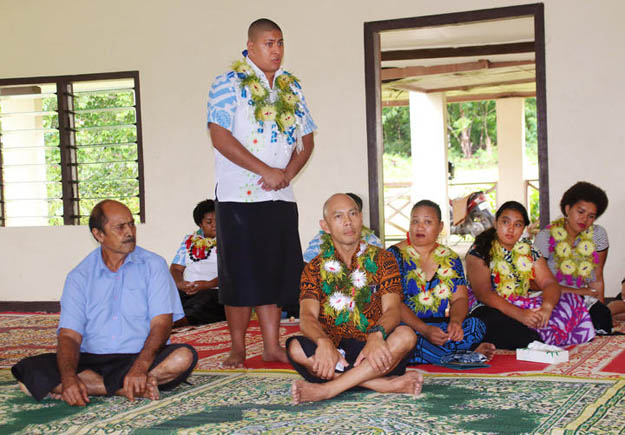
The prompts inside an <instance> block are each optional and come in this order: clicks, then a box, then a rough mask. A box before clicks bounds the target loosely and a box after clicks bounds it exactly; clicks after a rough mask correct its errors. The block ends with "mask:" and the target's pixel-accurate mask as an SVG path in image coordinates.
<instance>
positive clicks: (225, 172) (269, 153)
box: [208, 57, 317, 202]
mask: <svg viewBox="0 0 625 435" xmlns="http://www.w3.org/2000/svg"><path fill="white" fill-rule="evenodd" d="M245 59H246V61H247V63H248V64H249V65H250V66H251V67H252V68H253V69H254V71H255V73H256V75H257V76H258V78H259V79H260V80H261V82H262V83H263V85H264V86H265V87H266V88H267V89H269V91H270V96H269V99H270V101H271V102H275V101H276V99H277V97H278V87H277V86H276V85H275V82H276V79H277V78H278V76H280V75H281V74H288V72H286V71H284V70H283V69H282V68H280V69H279V70H278V71H276V73H275V75H274V86H273V88H269V82H268V81H267V77H266V76H265V74H264V73H263V72H262V71H261V70H260V69H259V68H258V67H257V66H256V65H255V64H254V63H253V62H252V61H251V60H250V59H249V58H248V57H246V58H245ZM292 90H293V92H294V93H295V95H296V96H297V97H298V98H299V102H298V104H297V107H296V111H295V116H296V118H297V123H298V124H299V125H300V128H301V135H302V136H305V135H307V134H309V133H312V132H313V131H315V130H316V129H317V126H316V125H315V123H314V121H313V119H312V117H311V115H310V111H309V110H308V106H307V105H306V101H305V99H304V95H303V93H302V91H301V88H300V86H299V83H297V82H295V83H294V84H293V85H292ZM208 97H209V98H208V123H211V122H212V123H215V124H217V125H220V126H221V127H223V128H225V129H226V130H228V131H230V132H231V133H232V135H233V136H234V137H235V138H236V139H237V140H238V141H239V142H241V144H242V145H243V146H244V147H245V148H247V150H248V151H250V152H251V153H252V154H253V155H254V156H255V157H257V158H258V159H259V160H261V161H263V162H264V163H265V164H267V165H268V166H270V167H272V168H279V169H284V168H286V166H287V164H288V163H289V161H290V160H291V155H292V154H293V152H294V150H295V147H296V146H297V143H296V142H297V141H296V137H295V134H294V129H292V131H291V132H290V133H291V134H281V133H280V132H279V130H278V125H277V124H276V123H275V122H273V121H271V122H257V121H256V119H255V117H254V105H253V104H254V103H253V101H252V98H251V93H250V91H249V89H248V88H247V87H245V88H241V86H240V77H239V75H238V74H237V73H236V72H234V71H230V72H228V73H226V74H222V75H220V76H218V77H217V78H216V79H215V81H214V82H213V85H212V86H211V89H210V91H209V94H208ZM215 170H216V179H217V187H216V196H217V199H218V200H219V201H232V202H260V201H288V202H295V195H294V194H293V189H292V188H291V186H290V185H289V186H287V187H285V188H284V189H281V190H277V191H265V190H263V189H262V188H261V185H260V184H258V181H259V180H260V178H261V177H260V175H258V174H255V173H253V172H251V171H248V170H247V169H244V168H242V167H240V166H238V165H236V164H235V163H233V162H232V161H230V160H229V159H227V158H226V157H224V156H223V155H222V154H221V153H220V152H219V151H218V150H217V149H215Z"/></svg>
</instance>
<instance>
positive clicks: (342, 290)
mask: <svg viewBox="0 0 625 435" xmlns="http://www.w3.org/2000/svg"><path fill="white" fill-rule="evenodd" d="M321 241H322V243H321V268H320V273H321V289H322V290H323V292H324V293H325V294H326V295H327V296H328V301H329V302H327V303H324V307H323V310H324V313H325V315H327V316H328V317H330V318H333V319H334V324H335V325H337V326H338V325H341V324H343V323H347V322H353V323H354V325H355V326H356V328H357V329H358V330H359V331H362V332H366V330H367V327H368V326H369V321H368V320H367V318H366V317H365V315H364V314H363V310H364V307H365V304H368V303H369V302H371V287H370V284H371V275H375V274H376V273H377V271H378V266H377V264H376V259H377V255H378V252H379V250H378V249H376V248H375V247H373V246H370V245H368V244H367V243H366V242H365V241H364V240H363V241H361V242H360V247H359V249H358V252H357V254H356V267H355V269H354V271H353V272H352V273H350V274H348V273H347V272H346V271H345V269H344V267H343V265H342V264H341V262H340V261H338V260H337V259H336V256H335V249H334V245H333V243H332V237H331V236H330V234H324V235H322V236H321Z"/></svg>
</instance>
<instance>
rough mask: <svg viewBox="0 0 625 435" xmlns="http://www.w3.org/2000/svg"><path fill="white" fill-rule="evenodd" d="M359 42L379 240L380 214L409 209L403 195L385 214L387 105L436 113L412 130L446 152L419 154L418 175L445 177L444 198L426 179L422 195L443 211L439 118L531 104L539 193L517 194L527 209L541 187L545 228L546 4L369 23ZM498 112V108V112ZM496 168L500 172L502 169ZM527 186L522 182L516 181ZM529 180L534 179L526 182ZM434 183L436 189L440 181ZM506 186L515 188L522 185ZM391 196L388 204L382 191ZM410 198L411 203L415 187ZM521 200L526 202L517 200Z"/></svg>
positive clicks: (444, 137)
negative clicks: (464, 108)
mask: <svg viewBox="0 0 625 435" xmlns="http://www.w3.org/2000/svg"><path fill="white" fill-rule="evenodd" d="M364 36H365V80H366V96H367V102H366V103H367V106H366V111H367V140H368V162H369V200H370V222H371V227H372V228H373V229H374V230H376V232H379V234H380V235H381V237H384V236H385V225H384V223H385V215H387V217H388V215H391V214H393V215H397V214H399V215H401V214H402V211H401V204H402V202H403V203H404V204H405V203H408V204H410V202H411V201H410V198H409V197H408V200H407V201H406V198H405V194H406V191H404V198H403V199H402V198H399V197H400V196H401V195H397V196H398V198H399V199H400V205H398V204H397V203H396V204H395V205H392V206H391V207H390V208H389V202H388V201H386V212H385V200H384V199H385V192H384V174H383V148H384V142H383V126H382V112H383V110H384V107H385V105H386V107H389V106H402V105H406V104H408V101H409V100H410V105H411V106H412V105H413V103H414V106H413V107H416V108H417V109H418V110H420V111H421V112H420V113H425V112H423V110H425V109H427V110H434V111H436V110H438V111H439V113H438V115H436V116H434V117H433V118H432V120H431V121H426V122H422V123H421V125H420V127H419V129H418V130H417V131H418V132H419V134H422V132H423V131H425V133H423V137H422V138H421V139H420V140H421V142H422V143H423V142H425V143H426V144H429V143H436V141H438V142H441V141H442V142H443V143H444V145H442V146H441V147H443V149H444V152H443V155H441V153H440V149H439V148H436V149H435V147H431V148H430V149H428V150H426V152H425V153H421V154H420V158H421V160H423V161H422V162H421V166H420V168H421V169H420V170H422V169H423V168H427V169H431V167H435V168H436V169H435V170H436V171H438V172H437V173H438V175H437V176H438V177H439V179H440V177H441V176H442V177H444V179H445V180H443V181H442V183H444V184H445V186H444V189H445V191H444V199H443V194H442V193H441V191H440V189H439V190H436V189H435V188H434V190H432V189H433V187H432V186H435V185H436V183H434V182H430V181H429V179H426V181H427V186H425V187H424V188H423V189H422V190H425V191H426V192H428V193H427V194H426V196H429V197H431V199H435V200H437V202H438V203H439V204H440V205H443V206H444V208H445V209H446V208H447V207H448V204H447V197H448V196H451V195H450V193H451V192H448V191H447V187H448V186H447V184H446V178H447V173H448V167H447V161H448V159H447V155H446V152H447V145H448V143H449V132H447V126H446V125H445V124H446V120H444V119H443V118H445V117H446V116H447V110H446V109H445V108H446V107H447V103H449V102H454V103H457V104H462V102H466V101H480V102H484V101H491V102H493V103H492V105H494V104H495V103H494V100H497V101H500V100H501V101H505V104H501V107H502V108H501V113H502V114H506V113H512V114H513V115H514V114H515V113H516V112H515V110H516V111H517V112H518V110H519V109H518V107H523V106H522V105H521V106H519V105H518V104H516V105H515V103H514V102H515V100H521V101H522V100H523V99H525V98H528V97H529V98H534V97H535V100H532V104H534V103H533V101H535V114H536V115H535V116H536V118H535V119H536V130H535V131H536V133H535V134H536V139H535V140H536V143H537V155H538V159H537V160H538V174H537V178H538V186H536V183H535V182H534V183H530V184H529V185H528V184H524V185H523V186H522V188H524V189H525V196H526V201H525V202H526V203H528V200H527V194H528V192H529V193H530V194H531V191H532V189H533V188H536V187H538V191H539V210H540V224H541V226H544V225H545V224H546V223H548V222H549V206H548V205H549V194H548V192H549V189H548V188H549V186H548V172H547V171H548V167H547V135H546V99H545V60H544V24H543V5H542V4H534V5H524V6H515V7H506V8H497V9H487V10H479V11H469V12H458V13H452V14H444V15H432V16H424V17H415V18H404V19H397V20H386V21H377V22H369V23H365V29H364ZM413 97H414V98H413ZM504 99H505V100H504ZM412 100H414V101H412ZM511 103H512V104H511ZM517 103H518V101H517ZM521 104H523V103H521ZM476 106H484V107H487V106H488V104H486V105H484V104H482V103H480V104H476ZM499 106H500V104H499V103H497V112H498V113H499V112H500V110H499ZM430 107H433V109H430ZM441 108H443V109H441ZM493 110H494V109H493ZM521 110H522V109H521ZM442 112H444V113H442ZM425 118H428V117H427V116H426V117H425ZM512 118H513V119H514V116H512ZM439 122H440V123H441V125H443V127H440V128H438V127H435V128H434V129H433V130H432V131H433V134H429V135H428V132H427V130H428V128H430V125H431V124H436V123H439ZM413 128H414V120H413ZM437 128H438V132H437ZM502 136H503V133H502ZM413 147H414V144H413ZM507 158H508V159H509V160H510V159H511V158H512V159H514V156H513V155H509V156H508V157H507ZM432 159H434V160H432ZM511 161H512V162H514V160H511ZM499 164H500V167H499V171H500V172H501V165H502V164H503V163H502V162H500V163H499ZM508 165H509V168H510V170H512V171H514V170H517V172H518V168H516V167H515V164H514V163H510V162H508ZM413 170H414V166H413ZM426 172H427V171H426ZM521 172H522V170H521ZM507 174H510V172H507ZM520 177H521V178H520V180H521V179H523V176H522V175H521V176H520ZM506 178H513V177H510V176H508V177H506ZM413 180H414V176H413ZM526 180H527V178H525V179H523V180H521V181H526ZM531 181H533V180H531V177H530V182H531ZM390 184H392V183H390ZM438 184H439V185H440V184H441V182H440V180H439V182H438ZM508 184H510V185H512V186H513V187H514V186H515V185H516V184H519V183H508ZM395 187H399V188H402V187H404V188H405V187H406V186H395ZM502 187H505V186H502ZM387 190H388V186H387ZM408 190H410V188H409V189H408ZM484 190H486V189H484ZM502 190H504V192H505V189H503V188H502ZM456 191H457V189H456ZM430 192H433V193H430ZM517 193H518V192H517ZM388 196H391V197H392V195H388V192H387V197H388ZM412 196H413V199H414V188H413V195H412ZM516 196H517V197H518V195H516ZM421 197H422V196H421ZM387 199H388V198H387ZM515 199H516V198H515ZM519 200H521V202H523V201H522V198H519ZM408 211H409V208H408ZM403 214H404V215H405V214H406V212H405V211H404V212H403ZM445 215H447V214H445ZM395 226H396V227H398V228H399V227H401V225H395Z"/></svg>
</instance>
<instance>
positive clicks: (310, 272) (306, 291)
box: [300, 247, 403, 346]
mask: <svg viewBox="0 0 625 435" xmlns="http://www.w3.org/2000/svg"><path fill="white" fill-rule="evenodd" d="M373 249H376V250H378V251H379V252H378V254H377V256H376V265H377V272H376V273H375V275H372V276H371V281H370V282H369V284H370V288H371V300H370V302H369V303H367V304H366V305H365V307H364V309H363V311H362V314H364V316H365V317H366V318H367V320H368V325H369V327H371V326H374V325H375V324H376V323H377V321H378V320H379V319H380V317H382V297H383V296H384V295H386V294H391V293H394V294H397V295H398V296H399V298H400V300H401V299H402V298H403V296H402V289H401V282H400V277H399V270H398V269H397V262H396V261H395V257H393V255H392V254H391V253H390V252H388V251H385V250H384V249H380V248H377V247H373ZM338 261H340V260H338ZM340 263H341V266H342V267H343V268H344V270H346V271H347V273H348V274H349V273H351V272H352V271H353V270H354V269H350V268H348V267H347V266H346V265H345V263H343V262H342V261H340ZM351 264H352V266H354V268H355V266H356V265H357V259H356V253H354V256H353V257H352V261H351ZM320 269H321V256H320V255H318V256H316V257H315V258H313V259H312V261H311V262H310V263H308V264H307V265H306V266H305V267H304V271H303V272H302V279H301V282H300V302H301V301H302V300H303V299H316V300H317V301H319V304H320V306H321V309H320V310H319V322H320V323H321V326H322V328H323V331H324V332H325V334H326V335H327V336H328V337H329V338H330V339H331V340H332V342H333V343H334V345H335V346H338V344H339V342H340V341H341V339H343V338H354V339H356V340H361V341H365V340H366V339H367V334H366V332H363V331H361V330H359V329H358V328H357V327H356V326H355V325H354V323H352V322H345V323H342V324H340V325H336V322H335V319H333V318H332V317H331V316H329V315H326V314H325V313H324V310H323V306H324V305H325V304H327V303H328V301H329V296H328V295H326V294H325V293H324V291H323V289H322V282H321V274H320ZM388 332H390V331H388Z"/></svg>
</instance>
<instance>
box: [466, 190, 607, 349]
mask: <svg viewBox="0 0 625 435" xmlns="http://www.w3.org/2000/svg"><path fill="white" fill-rule="evenodd" d="M495 218H496V219H495V227H494V228H490V229H488V230H486V231H484V232H483V233H482V234H480V235H479V236H477V238H476V239H475V243H474V244H473V246H472V247H471V249H470V250H469V253H468V254H467V258H466V262H467V276H468V279H469V284H470V290H469V298H470V299H471V302H472V312H471V315H472V316H475V317H477V318H479V319H481V320H482V321H484V323H485V324H486V336H485V337H484V340H485V341H488V342H489V343H493V344H494V345H495V346H497V348H502V349H516V348H520V347H526V346H527V345H528V344H529V343H531V342H532V341H534V340H538V341H542V342H544V343H547V344H552V345H556V346H565V345H569V344H579V343H585V342H587V341H590V340H591V339H592V338H593V337H594V336H595V329H594V328H593V326H592V321H591V319H590V316H589V314H588V310H587V309H586V307H585V306H584V303H583V300H582V298H581V296H578V295H576V294H573V293H563V294H562V295H561V294H560V286H559V285H558V283H557V281H556V279H555V278H554V276H553V274H552V273H551V271H550V270H549V267H548V266H547V262H546V261H545V259H544V258H541V257H540V255H539V254H538V252H536V251H534V250H533V249H532V247H531V245H530V243H529V241H527V240H521V235H522V234H523V231H524V230H525V227H526V226H527V225H528V224H529V218H528V216H527V210H525V207H523V205H521V204H520V203H518V202H516V201H508V202H506V203H504V204H503V205H502V206H501V207H500V208H499V210H497V214H496V215H495ZM532 280H533V281H534V283H535V285H536V286H537V287H538V289H540V290H542V294H541V295H535V296H533V295H530V281H532ZM476 298H477V299H476Z"/></svg>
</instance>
